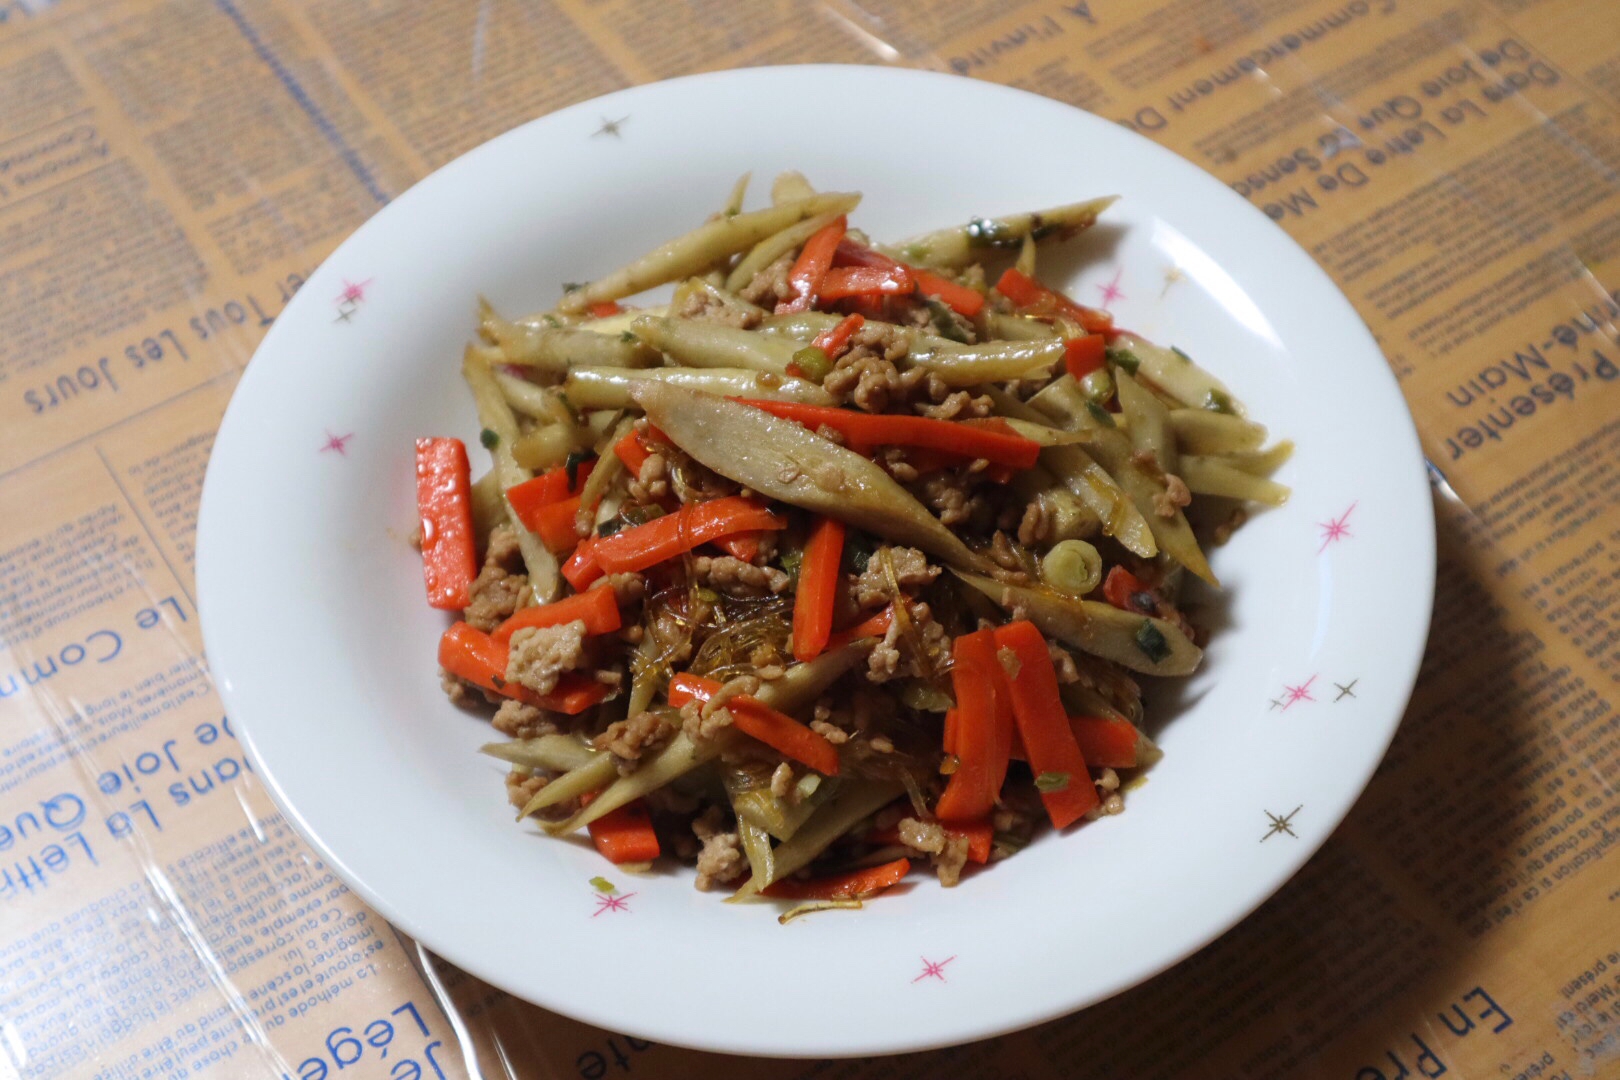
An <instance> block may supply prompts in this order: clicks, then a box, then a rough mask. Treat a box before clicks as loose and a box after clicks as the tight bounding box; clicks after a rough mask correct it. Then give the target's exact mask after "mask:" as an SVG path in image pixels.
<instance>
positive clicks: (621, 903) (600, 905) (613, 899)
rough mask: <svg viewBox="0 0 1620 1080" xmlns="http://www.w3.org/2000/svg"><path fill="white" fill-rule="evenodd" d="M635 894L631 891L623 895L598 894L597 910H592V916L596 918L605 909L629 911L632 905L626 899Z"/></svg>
mask: <svg viewBox="0 0 1620 1080" xmlns="http://www.w3.org/2000/svg"><path fill="white" fill-rule="evenodd" d="M634 895H636V894H635V893H633V892H631V893H625V894H624V895H623V896H598V897H597V898H596V910H595V911H593V912H591V918H593V919H594V918H596V917H597V916H598V915H600V914H602V912H604V911H624V912H628V911H629V910H630V905H629V904H628V903H626V901H627V900H629V899H630V898H631V897H632V896H634Z"/></svg>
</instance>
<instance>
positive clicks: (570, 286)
mask: <svg viewBox="0 0 1620 1080" xmlns="http://www.w3.org/2000/svg"><path fill="white" fill-rule="evenodd" d="M589 284H590V282H588V281H565V282H563V292H565V293H571V292H578V291H579V290H581V289H583V288H584V287H585V286H587V285H589Z"/></svg>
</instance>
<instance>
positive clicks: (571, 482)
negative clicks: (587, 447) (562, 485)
mask: <svg viewBox="0 0 1620 1080" xmlns="http://www.w3.org/2000/svg"><path fill="white" fill-rule="evenodd" d="M595 456H596V455H594V454H587V453H585V452H584V451H583V450H575V451H573V452H572V453H571V454H569V455H568V458H567V460H565V461H564V462H563V471H564V472H566V473H567V474H568V490H570V491H572V490H574V487H575V486H576V485H577V484H578V483H579V467H580V466H581V465H583V464H585V463H586V462H587V461H589V460H591V458H593V457H595Z"/></svg>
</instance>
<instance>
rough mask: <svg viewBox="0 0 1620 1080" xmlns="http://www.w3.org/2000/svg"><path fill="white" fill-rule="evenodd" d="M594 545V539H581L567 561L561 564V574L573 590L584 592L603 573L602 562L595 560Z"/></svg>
mask: <svg viewBox="0 0 1620 1080" xmlns="http://www.w3.org/2000/svg"><path fill="white" fill-rule="evenodd" d="M595 546H596V541H594V540H589V539H587V540H581V541H580V542H579V546H578V547H577V548H575V549H574V553H573V554H572V555H570V556H569V557H568V561H567V562H565V563H563V565H562V576H563V577H564V578H566V579H567V581H568V584H570V585H572V586H573V587H574V591H575V592H584V591H585V590H586V589H588V588H590V587H591V583H592V582H594V581H595V580H596V579H597V578H599V577H601V576H602V574H603V572H604V571H603V570H602V564H601V563H599V562H597V561H596V555H595V552H594V551H593V550H592V549H593V548H594V547H595Z"/></svg>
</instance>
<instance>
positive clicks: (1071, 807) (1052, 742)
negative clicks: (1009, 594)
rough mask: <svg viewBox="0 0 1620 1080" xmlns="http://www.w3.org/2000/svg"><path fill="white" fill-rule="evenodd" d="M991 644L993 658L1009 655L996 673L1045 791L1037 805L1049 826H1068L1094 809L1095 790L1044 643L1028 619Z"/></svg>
mask: <svg viewBox="0 0 1620 1080" xmlns="http://www.w3.org/2000/svg"><path fill="white" fill-rule="evenodd" d="M995 639H996V646H997V650H998V657H999V656H1000V655H1001V651H1002V650H1010V651H1011V653H1012V655H1011V656H1010V657H1007V659H1006V660H1005V661H1003V662H1002V665H1001V667H1002V671H1003V672H1004V673H1005V674H1006V677H1007V685H1008V688H1009V690H1010V691H1011V697H1012V709H1013V716H1014V717H1015V718H1016V720H1017V722H1018V734H1019V735H1020V736H1022V737H1023V741H1024V749H1025V750H1026V751H1027V752H1028V754H1029V767H1030V768H1031V769H1032V770H1034V772H1035V783H1036V787H1038V788H1044V790H1042V791H1041V801H1042V802H1043V803H1045V804H1046V813H1047V815H1048V816H1049V817H1050V818H1051V819H1052V824H1053V825H1055V826H1057V827H1058V828H1060V829H1061V828H1063V827H1064V826H1066V825H1072V824H1073V823H1074V822H1076V821H1078V820H1080V819H1081V818H1082V817H1084V816H1085V815H1086V814H1087V813H1088V812H1089V811H1090V810H1092V809H1093V808H1094V807H1096V805H1097V803H1098V799H1097V788H1096V785H1094V784H1093V783H1092V782H1091V774H1090V773H1089V772H1087V771H1086V759H1085V756H1084V755H1083V754H1081V753H1080V746H1079V744H1078V743H1076V742H1075V739H1074V732H1073V731H1072V730H1071V729H1070V728H1069V718H1068V716H1067V714H1065V713H1064V711H1063V700H1062V698H1060V697H1059V696H1058V682H1057V673H1056V672H1055V671H1054V670H1053V669H1052V657H1051V654H1049V653H1048V652H1047V651H1046V639H1045V638H1043V637H1041V632H1040V631H1039V630H1037V629H1035V624H1034V623H1032V622H1030V621H1029V620H1027V619H1020V620H1019V621H1018V622H1014V623H1008V624H1007V625H1006V626H1002V627H999V628H998V629H997V630H996V631H995ZM1043 781H1045V782H1043ZM1046 782H1050V784H1051V786H1050V787H1048V786H1047V783H1046Z"/></svg>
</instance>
